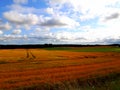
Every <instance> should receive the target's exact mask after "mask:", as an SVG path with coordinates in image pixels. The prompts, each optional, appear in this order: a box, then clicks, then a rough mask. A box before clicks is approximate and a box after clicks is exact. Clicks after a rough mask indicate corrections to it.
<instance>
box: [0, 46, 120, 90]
mask: <svg viewBox="0 0 120 90" xmlns="http://www.w3.org/2000/svg"><path fill="white" fill-rule="evenodd" d="M106 48H107V47H106ZM75 49H77V48H75ZM83 49H84V48H83ZM111 73H120V52H112V51H110V52H99V51H98V52H97V51H94V52H86V51H81V52H78V51H77V52H76V51H69V50H47V49H1V50H0V90H2V89H3V90H7V89H8V90H13V89H20V90H23V88H25V87H26V88H27V87H32V88H33V87H34V86H39V89H37V87H35V88H36V89H35V88H34V89H35V90H44V89H42V86H41V85H43V84H51V85H54V84H59V83H62V82H65V81H72V80H73V81H74V80H77V79H80V80H86V79H89V78H96V77H102V76H106V75H109V74H111ZM40 88H41V89H40ZM27 90H28V89H27ZM50 90H51V89H50ZM52 90H54V89H52Z"/></svg>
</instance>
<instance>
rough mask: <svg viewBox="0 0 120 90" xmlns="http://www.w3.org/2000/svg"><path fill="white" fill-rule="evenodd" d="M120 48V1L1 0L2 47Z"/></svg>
mask: <svg viewBox="0 0 120 90" xmlns="http://www.w3.org/2000/svg"><path fill="white" fill-rule="evenodd" d="M46 43H47V44H120V0H0V44H46Z"/></svg>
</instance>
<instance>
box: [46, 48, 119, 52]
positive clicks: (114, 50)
mask: <svg viewBox="0 0 120 90" xmlns="http://www.w3.org/2000/svg"><path fill="white" fill-rule="evenodd" d="M45 49H46V50H67V51H74V52H120V47H80V48H79V47H76V48H74V47H52V48H45Z"/></svg>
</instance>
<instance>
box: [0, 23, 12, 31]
mask: <svg viewBox="0 0 120 90" xmlns="http://www.w3.org/2000/svg"><path fill="white" fill-rule="evenodd" d="M11 28H12V26H11V25H10V23H8V22H7V23H5V24H1V25H0V30H10V29H11Z"/></svg>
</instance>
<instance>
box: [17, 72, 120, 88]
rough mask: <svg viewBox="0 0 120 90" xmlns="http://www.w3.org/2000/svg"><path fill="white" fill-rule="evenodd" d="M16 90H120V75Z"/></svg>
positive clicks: (45, 84)
mask: <svg viewBox="0 0 120 90" xmlns="http://www.w3.org/2000/svg"><path fill="white" fill-rule="evenodd" d="M16 90H120V73H113V74H110V75H109V76H102V77H97V78H90V79H86V80H82V79H76V80H69V81H63V82H59V83H56V84H51V83H44V84H39V85H31V86H27V87H20V88H17V89H16Z"/></svg>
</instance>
